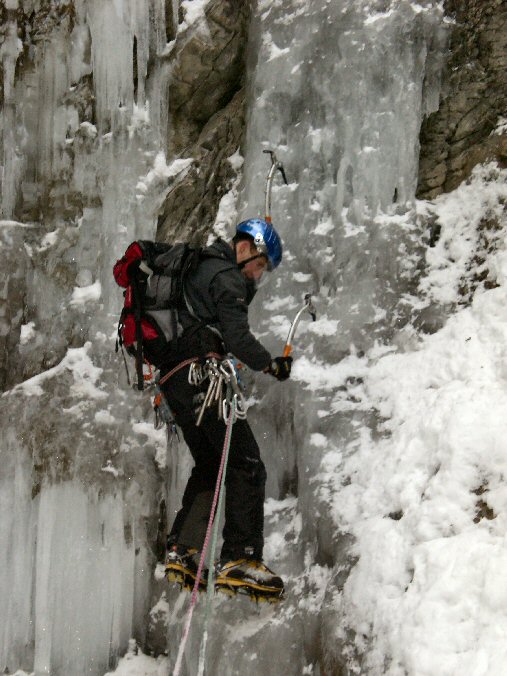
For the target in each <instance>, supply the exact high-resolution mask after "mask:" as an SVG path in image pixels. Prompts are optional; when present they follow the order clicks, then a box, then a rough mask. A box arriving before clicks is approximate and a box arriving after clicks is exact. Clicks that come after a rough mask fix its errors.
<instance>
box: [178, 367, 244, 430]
mask: <svg viewBox="0 0 507 676" xmlns="http://www.w3.org/2000/svg"><path fill="white" fill-rule="evenodd" d="M188 379H189V382H190V383H191V384H199V385H202V383H203V382H204V381H205V380H206V379H209V385H208V389H207V390H206V394H205V396H204V400H203V402H202V404H201V407H200V409H199V411H198V414H197V421H196V426H197V427H199V426H200V424H201V423H202V419H203V417H204V414H205V413H206V411H207V410H208V409H210V408H212V407H213V406H215V405H216V406H217V415H218V418H219V419H223V421H224V422H225V423H226V424H227V423H228V422H229V419H230V416H231V410H234V421H235V420H244V419H245V418H246V412H247V404H246V401H245V397H244V395H243V391H242V388H241V385H240V379H239V376H238V371H237V366H236V363H235V360H233V359H229V358H227V359H223V360H222V361H220V362H219V361H218V360H217V359H214V358H212V359H207V360H206V362H205V363H204V364H203V365H202V366H201V367H200V368H197V367H194V368H191V369H190V371H189V374H188ZM233 402H234V406H232V403H233ZM234 421H233V422H234Z"/></svg>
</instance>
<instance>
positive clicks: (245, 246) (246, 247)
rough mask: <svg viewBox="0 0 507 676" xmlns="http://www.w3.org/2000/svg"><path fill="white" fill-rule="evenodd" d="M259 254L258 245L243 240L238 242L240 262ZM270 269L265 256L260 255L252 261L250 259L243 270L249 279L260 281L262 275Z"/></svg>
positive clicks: (237, 248)
mask: <svg viewBox="0 0 507 676" xmlns="http://www.w3.org/2000/svg"><path fill="white" fill-rule="evenodd" d="M257 255H259V252H258V251H257V249H256V247H255V246H254V245H253V244H251V243H250V242H247V241H245V240H242V241H240V242H238V243H237V244H236V260H237V261H238V263H242V262H243V261H246V260H248V259H249V258H252V256H257ZM267 269H268V261H267V258H266V257H265V256H262V255H261V256H259V258H254V259H253V260H252V261H248V263H246V265H244V266H243V268H242V269H241V272H242V273H243V274H244V275H245V277H246V278H247V279H250V280H252V281H253V282H259V281H260V279H261V277H262V275H263V274H264V272H266V270H267Z"/></svg>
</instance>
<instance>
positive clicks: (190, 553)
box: [165, 545, 208, 591]
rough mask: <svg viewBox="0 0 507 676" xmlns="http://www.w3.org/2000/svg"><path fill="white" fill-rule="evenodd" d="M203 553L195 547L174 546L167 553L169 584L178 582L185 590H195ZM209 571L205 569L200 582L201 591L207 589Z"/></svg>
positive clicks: (166, 566) (166, 572) (166, 564)
mask: <svg viewBox="0 0 507 676" xmlns="http://www.w3.org/2000/svg"><path fill="white" fill-rule="evenodd" d="M200 558H201V553H200V552H199V551H198V550H197V549H196V548H195V547H184V546H182V545H173V546H172V547H171V548H170V549H169V551H168V552H167V556H166V560H165V574H166V577H167V579H168V581H169V582H177V583H178V584H180V585H181V586H182V587H183V588H184V589H193V587H194V584H195V579H196V577H197V570H198V568H199V559H200ZM207 579H208V571H207V569H205V568H203V569H202V572H201V578H200V580H199V591H203V590H205V589H206V582H207Z"/></svg>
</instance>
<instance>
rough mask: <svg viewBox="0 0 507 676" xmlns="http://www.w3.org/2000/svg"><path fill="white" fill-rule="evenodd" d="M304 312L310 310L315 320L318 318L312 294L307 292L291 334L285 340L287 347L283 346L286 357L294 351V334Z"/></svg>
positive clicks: (290, 331)
mask: <svg viewBox="0 0 507 676" xmlns="http://www.w3.org/2000/svg"><path fill="white" fill-rule="evenodd" d="M304 312H309V313H310V316H311V318H312V320H313V321H316V319H317V311H316V309H315V307H314V305H313V303H312V294H311V293H307V294H306V295H305V297H304V303H303V306H302V307H301V308H300V310H299V311H298V313H297V314H296V316H295V317H294V321H293V322H292V324H291V327H290V329H289V335H288V336H287V340H286V342H285V347H284V348H283V356H284V357H290V355H291V353H292V343H293V341H294V334H295V333H296V329H297V327H298V324H299V320H300V319H301V317H302V316H303V313H304Z"/></svg>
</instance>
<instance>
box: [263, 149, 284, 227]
mask: <svg viewBox="0 0 507 676" xmlns="http://www.w3.org/2000/svg"><path fill="white" fill-rule="evenodd" d="M262 152H263V153H267V154H268V155H269V156H270V157H271V168H270V170H269V172H268V175H267V177H266V194H265V205H264V212H265V216H264V220H265V221H267V222H268V223H271V190H272V188H273V177H274V175H275V172H276V171H279V172H280V173H281V174H282V178H283V180H284V183H285V185H289V184H288V183H287V176H286V175H285V169H284V167H283V164H282V163H281V162H280V160H278V158H277V157H276V155H275V152H274V151H273V150H263V151H262Z"/></svg>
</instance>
